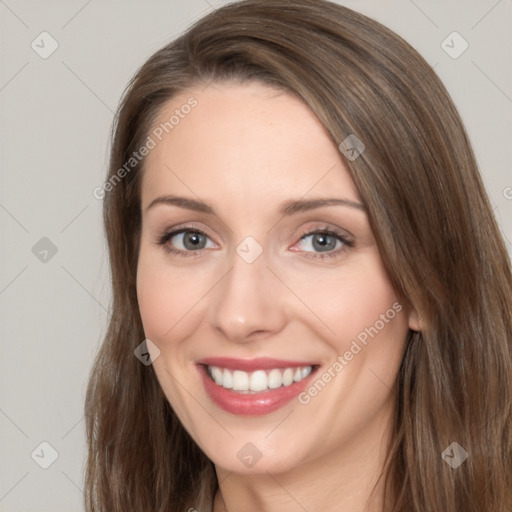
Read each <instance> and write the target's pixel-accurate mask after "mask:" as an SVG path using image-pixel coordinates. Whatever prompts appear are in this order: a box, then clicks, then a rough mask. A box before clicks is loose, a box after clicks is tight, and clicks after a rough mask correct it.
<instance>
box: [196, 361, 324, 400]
mask: <svg viewBox="0 0 512 512" xmlns="http://www.w3.org/2000/svg"><path fill="white" fill-rule="evenodd" d="M314 369H315V365H309V366H298V367H293V368H291V367H289V368H271V369H265V370H255V371H252V372H246V371H243V370H232V369H228V368H222V367H219V366H212V365H206V372H207V374H208V375H209V377H210V378H211V380H213V381H214V382H215V384H217V386H220V387H223V388H224V389H229V390H231V391H235V392H238V393H241V394H253V393H261V392H268V391H272V390H274V389H278V388H286V387H289V386H291V385H292V384H294V383H296V382H300V381H301V380H303V379H305V378H306V377H308V376H309V375H310V374H311V372H312V371H313V370H314Z"/></svg>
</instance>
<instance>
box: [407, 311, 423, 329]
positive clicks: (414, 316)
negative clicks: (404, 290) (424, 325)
mask: <svg viewBox="0 0 512 512" xmlns="http://www.w3.org/2000/svg"><path fill="white" fill-rule="evenodd" d="M408 320H409V329H411V330H413V331H421V322H420V317H419V315H418V313H417V312H416V310H415V309H414V308H411V309H410V311H409V319H408Z"/></svg>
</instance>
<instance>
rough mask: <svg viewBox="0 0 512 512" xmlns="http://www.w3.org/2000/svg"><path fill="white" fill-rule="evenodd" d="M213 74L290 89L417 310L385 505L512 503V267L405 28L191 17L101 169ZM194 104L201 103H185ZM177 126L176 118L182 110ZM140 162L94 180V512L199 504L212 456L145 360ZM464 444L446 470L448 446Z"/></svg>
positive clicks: (134, 83) (443, 98) (131, 105)
mask: <svg viewBox="0 0 512 512" xmlns="http://www.w3.org/2000/svg"><path fill="white" fill-rule="evenodd" d="M212 81H216V82H222V81H237V82H239V83H244V82H249V81H258V82H261V83H263V84H266V85H269V86H271V87H275V88H278V89H281V90H284V91H286V92H288V93H289V94H293V95H296V96H297V97H298V98H300V99H301V100H302V101H303V102H304V103H305V104H306V105H308V106H309V108H310V109H311V110H312V111H313V112H314V114H315V115H316V116H317V117H318V119H319V120H320V121H321V123H322V124H323V125H324V127H325V129H326V130H327V132H328V134H329V135H330V137H331V138H332V141H333V142H334V143H335V144H336V145H339V144H340V143H341V142H342V141H344V140H345V139H346V137H347V136H349V135H351V134H354V135H356V136H357V137H358V138H359V139H360V140H362V141H363V142H364V145H365V150H364V152H363V153H362V154H361V155H360V156H359V157H358V158H356V159H354V160H352V159H348V158H345V157H343V156H342V158H344V160H345V165H346V167H347V168H348V170H349V172H350V174H351V176H352V179H353V181H354V183H355V184H356V186H357V189H358V191H359V194H360V196H361V198H362V201H363V203H364V205H365V207H366V209H367V211H368V214H369V219H370V224H371V227H372V229H373V233H374V235H375V238H376V241H377V244H378V247H379V250H380V254H381V257H382V260H383V262H384V265H385V267H386V269H387V272H388V274H389V276H390V278H391V280H392V283H393V285H394V287H395V289H396V290H397V292H398V293H399V294H400V295H402V296H403V297H405V298H406V300H407V301H408V302H409V303H410V304H411V305H412V306H413V307H414V308H415V309H416V311H417V312H418V314H419V317H420V319H421V326H422V327H421V332H413V331H410V332H409V336H408V338H407V342H406V349H405V352H404V357H403V361H402V365H401V368H400V371H399V374H398V376H397V387H396V388H397V391H396V407H395V409H396V412H395V417H394V425H393V436H392V442H391V444H390V446H389V453H388V457H387V461H386V465H385V468H384V470H383V474H382V477H383V478H385V484H386V485H385V489H386V496H388V497H389V499H390V500H391V501H390V502H391V503H392V511H393V512H427V511H432V510H435V511H441V510H442V511H443V512H460V511H461V510H464V511H465V512H482V511H485V512H490V511H493V512H505V511H510V510H512V497H511V494H512V482H511V475H512V350H511V344H512V341H511V340H512V298H511V297H512V273H511V268H510V260H509V257H508V255H507V251H506V248H505V244H504V242H503V239H502V237H501V234H500V230H499V228H498V226H497V224H496V221H495V218H494V216H493V212H492V209H491V207H490V204H489V200H488V197H487V195H486V192H485V190H484V187H483V184H482V180H481V177H480V175H479V172H478V168H477V164H476V161H475V157H474V154H473V151H472V148H471V145H470V142H469V140H468V136H467V134H466V131H465V129H464V126H463V124H462V122H461V119H460V116H459V114H458V112H457V110H456V108H455V106H454V104H453V102H452V100H451V99H450V97H449V94H448V93H447V91H446V89H445V87H444V86H443V84H442V83H441V81H440V80H439V78H438V77H437V76H436V74H435V73H434V71H433V70H432V69H431V67H430V66H429V65H428V64H427V62H426V61H425V60H424V59H423V58H422V57H421V56H420V55H419V54H418V53H417V52H416V51H415V50H414V49H413V48H412V47H411V46H410V45H409V44H408V43H406V42H405V41H404V40H403V39H402V38H400V37H399V36H397V35H396V34H395V33H393V32H392V31H390V30H389V29H387V28H386V27H384V26H382V25H381V24H379V23H377V22H376V21H374V20H372V19H370V18H368V17H366V16H363V15H361V14H359V13H356V12H354V11H352V10H350V9H348V8H345V7H342V6H340V5H337V4H335V3H332V2H329V1H325V0H296V1H293V2H292V1H286V0H272V1H265V0H245V1H241V2H237V3H232V4H229V5H227V6H224V7H222V8H220V9H218V10H216V11H213V12H212V13H210V14H208V15H207V16H205V17H204V18H202V19H200V20H199V21H198V22H196V23H195V24H194V25H193V26H192V27H190V28H189V29H188V30H187V31H186V32H185V33H184V34H183V35H181V36H180V37H179V38H177V39H176V40H174V41H172V42H171V43H170V44H168V45H167V46H165V47H164V48H162V49H161V50H159V51H157V52H156V53H155V54H154V55H153V56H152V57H151V58H150V59H149V60H148V61H147V62H146V63H144V65H143V66H142V67H141V68H140V69H139V70H138V71H137V73H136V74H135V76H134V78H133V79H132V80H131V82H130V84H129V85H128V87H127V89H126V91H125V93H124V95H123V98H122V100H121V103H120V106H119V109H118V111H117V114H116V118H115V121H114V124H113V128H112V142H111V155H110V169H109V174H108V179H109V180H110V179H112V178H113V177H114V176H115V175H116V174H117V176H118V177H119V174H118V173H119V169H120V168H122V166H123V165H124V163H125V162H127V161H128V160H129V159H130V157H131V156H132V154H133V152H134V151H137V150H138V149H139V148H140V147H141V146H142V145H143V143H144V140H145V139H146V138H147V136H148V134H149V133H150V129H151V126H152V123H153V122H154V120H155V119H156V116H157V115H158V113H159V112H160V110H161V108H162V106H163V105H164V103H166V102H167V101H168V100H169V99H171V98H172V97H173V96H175V95H176V94H178V93H180V92H183V91H186V90H187V89H189V88H191V87H193V86H195V85H198V84H208V83H210V82H212ZM197 108H200V105H199V106H198V107H197ZM184 122H186V121H184ZM143 167H144V160H142V161H140V162H138V163H137V164H136V165H134V166H133V168H131V169H130V170H129V172H126V173H123V174H124V176H123V178H122V179H118V180H117V181H115V183H114V182H111V186H109V187H105V198H104V226H105V231H106V237H107V242H108V248H109V258H110V266H111V280H112V288H113V302H112V308H111V317H110V320H109V325H108V330H107V332H106V335H105V339H104V341H103V344H102V346H101V348H100V350H99V352H98V355H97V358H96V360H95V363H94V366H93V368H92V370H91V374H90V379H89V384H88V389H87V396H86V403H85V412H86V429H87V441H88V460H87V467H86V482H85V502H86V510H87V511H88V512H96V511H100V510H101V511H103V512H107V511H108V512H121V511H122V512H127V511H130V510H134V511H137V512H164V511H165V512H178V511H179V512H183V511H184V510H187V507H194V508H196V509H198V510H199V511H200V512H207V511H208V512H209V511H211V508H212V502H213V496H214V494H215V492H216V490H217V488H218V483H217V480H216V475H215V471H214V466H213V463H212V462H211V461H210V460H209V459H208V458H207V457H206V456H205V455H204V453H203V452H202V451H201V450H200V449H199V448H198V446H197V445H196V444H195V443H194V441H193V440H192V439H191V437H190V436H189V435H188V433H187V432H186V430H185V429H184V428H183V426H182V425H181V423H180V422H179V420H178V418H177V416H176V415H175V413H174V412H173V410H172V407H171V406H170V404H169V403H168V401H167V400H166V398H165V396H164V394H163V391H162V390H161V388H160V385H159V383H158V380H157V378H156V375H155V372H154V370H153V368H152V366H145V365H143V364H141V363H140V362H139V361H138V360H137V358H135V357H134V354H133V351H134V349H135V348H136V347H137V346H138V345H139V344H140V343H141V341H142V340H144V337H145V336H144V332H143V329H142V323H141V318H140V313H139V309H138V304H137V297H136V280H135V278H136V268H137V258H138V251H139V237H140V229H141V209H140V181H141V173H142V170H143ZM452 442H457V443H459V444H460V445H461V446H462V447H463V448H464V449H465V450H466V451H467V452H468V458H467V460H466V461H465V462H464V463H463V464H461V465H460V466H459V467H458V468H456V469H453V468H451V467H450V466H449V465H448V464H446V463H445V461H444V460H443V459H442V457H441V454H442V452H443V451H444V450H445V449H446V448H447V447H448V446H449V445H450V444H451V443H452Z"/></svg>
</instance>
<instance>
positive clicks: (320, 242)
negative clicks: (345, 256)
mask: <svg viewBox="0 0 512 512" xmlns="http://www.w3.org/2000/svg"><path fill="white" fill-rule="evenodd" d="M313 247H314V248H315V249H316V250H318V251H330V250H332V249H335V248H336V239H335V238H334V237H333V236H331V235H321V234H316V235H314V236H313Z"/></svg>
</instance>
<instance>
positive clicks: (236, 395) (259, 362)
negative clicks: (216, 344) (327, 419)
mask: <svg viewBox="0 0 512 512" xmlns="http://www.w3.org/2000/svg"><path fill="white" fill-rule="evenodd" d="M206 365H209V366H219V367H221V368H228V369H233V370H234V369H239V370H244V371H253V370H265V369H268V368H295V367H298V366H310V365H311V364H310V363H298V362H292V361H284V360H277V359H269V358H259V359H251V360H248V359H247V360H241V359H229V358H208V359H204V360H202V361H201V362H200V363H199V364H198V365H197V368H198V370H199V373H200V375H201V378H202V380H203V384H204V387H205V390H206V393H207V394H208V396H209V397H210V399H211V400H212V401H213V402H214V403H215V404H216V405H218V406H219V407H220V408H221V409H223V410H225V411H227V412H229V413H231V414H237V415H240V416H259V415H263V414H269V413H271V412H274V411H276V410H277V409H280V408H281V407H283V406H284V405H286V404H287V403H288V402H290V401H291V400H293V398H295V397H296V396H297V395H298V394H299V393H301V392H302V391H303V390H304V389H305V388H306V387H307V386H308V385H309V382H310V380H311V377H312V375H313V374H314V373H316V372H315V370H316V368H313V371H312V372H311V373H310V374H309V375H308V376H307V377H306V378H305V379H303V380H301V381H300V382H294V383H293V384H291V385H290V386H286V387H284V386H282V387H280V388H277V389H271V390H268V391H262V392H261V393H250V394H249V393H247V394H245V393H240V392H236V391H233V390H231V389H226V388H223V387H222V386H218V385H217V384H215V382H214V381H213V380H212V379H211V377H210V376H209V375H208V370H207V368H206Z"/></svg>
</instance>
